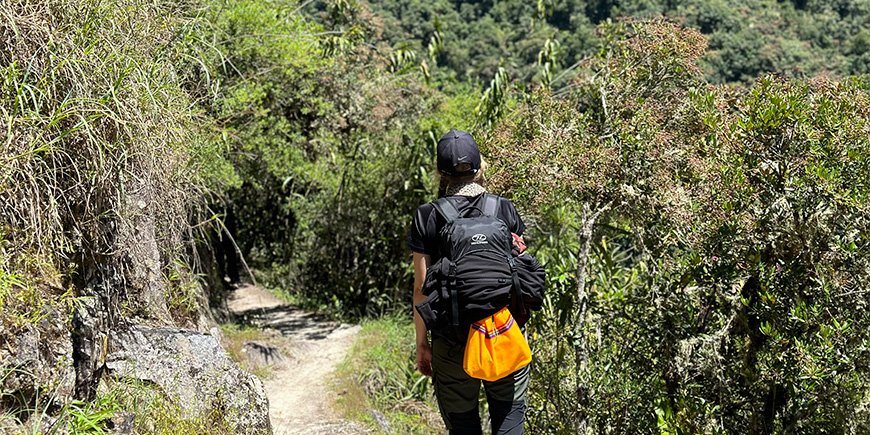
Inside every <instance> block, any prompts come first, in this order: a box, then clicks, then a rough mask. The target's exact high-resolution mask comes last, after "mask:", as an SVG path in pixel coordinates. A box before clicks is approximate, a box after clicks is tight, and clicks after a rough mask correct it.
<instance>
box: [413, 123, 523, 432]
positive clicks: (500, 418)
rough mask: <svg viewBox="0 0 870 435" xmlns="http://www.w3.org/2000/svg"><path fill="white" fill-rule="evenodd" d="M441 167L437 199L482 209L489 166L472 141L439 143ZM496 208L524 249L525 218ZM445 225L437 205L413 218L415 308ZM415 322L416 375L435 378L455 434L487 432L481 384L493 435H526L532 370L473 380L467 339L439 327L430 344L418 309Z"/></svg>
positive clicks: (505, 205)
mask: <svg viewBox="0 0 870 435" xmlns="http://www.w3.org/2000/svg"><path fill="white" fill-rule="evenodd" d="M437 166H438V172H439V175H440V177H441V182H440V188H439V192H438V197H439V198H447V201H449V202H450V204H451V205H452V206H453V207H455V210H457V211H458V212H459V213H460V214H463V213H465V212H466V211H471V210H469V208H477V209H480V206H479V203H480V199H481V198H482V197H483V196H484V195H483V194H484V193H485V192H486V189H485V188H484V184H485V178H484V169H485V163H484V162H483V161H482V159H481V156H480V150H479V148H478V145H477V143H476V142H475V141H474V139H473V138H472V136H471V135H470V134H468V133H466V132H463V131H458V130H451V131H449V132H447V134H445V135H444V136H443V137H442V138H441V139H440V140H439V142H438V148H437ZM493 196H494V195H493ZM497 204H498V206H497V207H496V208H495V209H496V213H495V214H494V215H495V217H497V218H499V219H501V220H502V221H503V222H504V223H505V225H506V226H507V228H508V229H509V230H510V231H511V232H512V233H513V236H514V239H515V243H514V245H515V246H516V248H517V249H524V248H525V246H524V245H523V243H522V234H523V231H524V230H525V225H524V224H523V221H522V219H521V218H520V216H519V214H518V213H517V211H516V209H515V208H514V206H513V204H512V203H511V202H510V201H509V200H507V199H504V198H499V199H498V200H497ZM472 212H473V211H472ZM446 223H447V222H446V219H445V218H444V216H442V215H441V213H439V212H438V211H437V210H436V207H435V206H434V205H433V203H427V204H423V205H421V206H420V207H418V208H417V210H416V212H415V213H414V220H413V224H412V225H411V231H410V235H409V238H408V247H409V248H410V250H411V252H412V257H413V264H414V298H413V299H414V304H415V305H417V304H420V303H421V302H423V301H424V300H425V299H426V296H424V294H423V287H424V283H425V280H426V270H427V268H428V267H429V266H430V265H432V264H434V263H436V262H437V261H438V260H439V259H440V253H439V250H440V248H439V242H440V240H441V239H440V235H439V232H440V230H441V228H442V227H444V226H445V224H446ZM414 322H415V327H416V342H417V370H419V371H420V372H421V373H422V374H424V375H426V376H431V377H432V381H433V384H434V386H435V396H436V398H437V401H438V407H439V409H440V411H441V417H442V419H443V420H444V423H445V425H446V427H447V429H448V430H449V431H450V434H451V435H464V434H480V433H481V432H482V431H481V422H480V417H479V411H478V406H479V403H478V397H479V392H480V386H481V384H483V388H484V390H485V392H486V400H487V403H488V404H489V414H490V419H491V424H492V433H493V434H499V435H500V434H510V435H515V434H522V433H523V421H524V419H525V411H526V390H527V389H528V383H529V366H528V365H526V366H524V367H523V368H520V369H519V370H516V371H515V372H513V373H511V374H509V375H507V376H504V377H502V378H501V379H498V380H495V381H491V382H490V381H481V380H480V379H475V378H472V377H471V376H469V375H468V374H467V373H466V372H465V370H464V369H463V355H464V350H465V341H464V340H458V339H457V338H456V334H451V333H449V332H447V331H444V330H439V329H437V328H436V329H433V330H432V331H431V342H430V339H429V337H428V336H427V335H428V334H427V328H426V325H425V324H424V320H423V318H422V317H421V315H420V312H419V311H418V310H417V309H414ZM466 331H467V329H466Z"/></svg>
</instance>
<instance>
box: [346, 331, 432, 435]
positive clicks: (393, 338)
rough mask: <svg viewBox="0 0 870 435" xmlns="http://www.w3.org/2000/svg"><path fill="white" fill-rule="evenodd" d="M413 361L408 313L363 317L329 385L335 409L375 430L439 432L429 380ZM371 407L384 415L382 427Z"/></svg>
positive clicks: (409, 432) (412, 345) (412, 335)
mask: <svg viewBox="0 0 870 435" xmlns="http://www.w3.org/2000/svg"><path fill="white" fill-rule="evenodd" d="M414 366H415V364H414V326H413V323H412V322H411V321H410V319H406V318H405V317H402V316H386V317H382V318H380V319H371V320H365V321H363V323H362V330H361V331H360V334H359V338H358V339H357V341H356V343H354V345H353V348H352V349H351V351H350V352H349V353H348V355H347V357H346V359H345V360H344V361H343V362H342V363H341V364H340V365H339V367H338V370H337V377H336V380H335V385H334V387H335V389H336V390H337V391H338V392H339V396H340V397H339V399H338V409H339V411H340V412H341V413H342V414H343V415H344V416H345V417H347V418H349V419H352V420H357V421H360V422H362V423H365V424H367V425H369V426H370V427H372V428H373V429H375V430H376V431H381V432H387V433H394V434H431V433H439V431H441V430H442V428H443V426H442V423H441V418H440V416H439V415H438V411H437V405H436V404H435V401H434V396H433V395H432V388H431V382H430V380H429V379H428V378H426V377H425V376H422V375H420V374H419V373H417V372H416V369H415V367H414ZM372 411H376V412H378V413H380V414H382V415H383V416H384V417H386V420H387V422H388V425H389V429H388V430H384V429H383V428H382V427H381V426H380V425H379V424H378V422H377V421H376V420H375V417H374V415H373V412H372Z"/></svg>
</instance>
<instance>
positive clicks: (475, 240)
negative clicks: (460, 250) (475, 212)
mask: <svg viewBox="0 0 870 435" xmlns="http://www.w3.org/2000/svg"><path fill="white" fill-rule="evenodd" d="M484 243H489V242H487V241H486V234H475V235H473V236H471V244H472V245H482V244H484Z"/></svg>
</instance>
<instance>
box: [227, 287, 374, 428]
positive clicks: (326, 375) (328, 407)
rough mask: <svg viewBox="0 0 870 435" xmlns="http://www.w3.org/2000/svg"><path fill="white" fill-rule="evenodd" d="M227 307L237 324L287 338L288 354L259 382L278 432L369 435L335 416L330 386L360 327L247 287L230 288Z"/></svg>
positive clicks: (359, 426)
mask: <svg viewBox="0 0 870 435" xmlns="http://www.w3.org/2000/svg"><path fill="white" fill-rule="evenodd" d="M229 308H230V311H231V312H233V314H235V315H236V317H237V318H238V319H239V321H240V322H242V323H245V324H249V325H253V326H257V327H260V328H263V329H274V330H276V331H278V332H280V334H281V336H283V337H284V339H285V340H287V346H285V347H286V348H288V349H290V355H285V356H284V358H283V361H282V362H281V363H279V364H278V365H276V366H275V368H274V370H273V372H272V373H273V376H271V377H270V378H269V379H265V380H264V381H263V384H264V385H265V387H266V394H267V395H268V396H269V417H270V419H271V420H272V430H273V431H274V433H275V434H276V435H288V434H315V435H316V434H323V435H326V434H330V435H331V434H365V433H369V431H368V430H367V429H366V428H365V427H363V426H361V425H359V424H356V423H352V422H347V421H344V420H342V419H341V418H339V417H338V416H337V415H336V414H335V412H334V411H333V409H332V405H333V401H334V398H335V397H334V396H335V394H334V393H332V392H330V390H329V387H328V382H329V379H330V377H331V376H332V373H333V372H334V371H335V368H336V366H337V364H338V363H339V362H340V361H341V360H342V359H343V358H344V356H345V354H346V353H347V351H348V349H350V346H351V345H352V344H353V342H354V339H355V338H356V336H357V333H358V332H359V329H360V328H359V326H358V325H346V324H339V323H336V322H332V321H329V320H327V319H325V318H323V317H321V316H317V315H314V314H312V313H308V312H305V311H303V310H300V309H298V308H295V307H293V306H290V305H287V304H285V303H284V302H282V301H281V300H279V299H277V298H276V297H275V296H273V295H272V294H270V293H269V292H267V291H266V290H263V289H262V288H259V287H255V286H251V285H246V286H242V287H239V288H238V289H236V290H235V291H234V292H233V295H232V296H231V298H230V301H229Z"/></svg>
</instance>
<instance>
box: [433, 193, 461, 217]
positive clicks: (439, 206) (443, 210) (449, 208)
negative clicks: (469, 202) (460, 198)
mask: <svg viewBox="0 0 870 435" xmlns="http://www.w3.org/2000/svg"><path fill="white" fill-rule="evenodd" d="M432 205H433V206H434V207H435V210H436V211H438V213H440V214H441V216H443V217H444V219H445V220H446V221H447V222H450V221H453V220H455V219H456V218H458V217H459V210H457V209H456V206H454V205H453V203H452V202H450V200H448V199H447V198H438V199H436V200H435V201H432Z"/></svg>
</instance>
